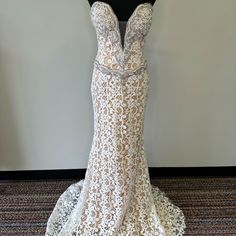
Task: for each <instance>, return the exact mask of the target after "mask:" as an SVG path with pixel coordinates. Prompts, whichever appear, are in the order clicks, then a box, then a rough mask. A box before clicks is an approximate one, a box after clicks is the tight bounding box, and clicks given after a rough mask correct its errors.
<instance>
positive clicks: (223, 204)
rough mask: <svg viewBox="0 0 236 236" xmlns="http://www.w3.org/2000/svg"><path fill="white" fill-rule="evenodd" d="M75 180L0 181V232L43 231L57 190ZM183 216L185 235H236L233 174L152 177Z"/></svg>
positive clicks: (5, 235)
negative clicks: (225, 175)
mask: <svg viewBox="0 0 236 236" xmlns="http://www.w3.org/2000/svg"><path fill="white" fill-rule="evenodd" d="M77 181H78V180H75V179H74V180H48V181H45V180H38V181H22V180H21V181H0V236H15V235H21V236H37V235H44V233H45V227H46V222H47V219H48V217H49V215H50V213H51V211H52V209H53V207H54V205H55V203H56V201H57V199H58V197H59V196H60V194H61V193H62V192H63V191H64V190H65V189H66V188H67V187H68V186H69V185H70V184H72V183H75V182H77ZM152 183H153V184H155V185H157V186H158V187H159V188H160V189H161V190H163V191H165V192H166V195H167V196H168V197H169V198H170V199H171V200H172V202H173V203H175V204H176V205H177V206H179V207H180V208H181V209H182V210H183V212H184V214H185V217H186V226H187V227H186V234H185V235H195V236H201V235H207V236H213V235H214V236H221V235H225V236H226V235H230V236H233V235H234V236H236V178H233V177H224V178H220V177H207V178H206V177H187V178H186V177H178V178H176V177H175V178H174V177H172V178H170V177H168V178H167V177H165V178H164V177H162V178H156V179H152Z"/></svg>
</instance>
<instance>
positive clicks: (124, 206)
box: [45, 1, 186, 236]
mask: <svg viewBox="0 0 236 236" xmlns="http://www.w3.org/2000/svg"><path fill="white" fill-rule="evenodd" d="M90 15H91V20H92V23H93V26H94V28H95V30H96V35H97V42H98V51H97V55H96V58H95V62H94V70H93V76H92V82H91V94H92V100H93V109H94V136H93V142H92V147H91V151H90V154H89V160H88V167H87V171H86V175H85V178H84V179H83V180H80V181H79V182H77V183H74V184H72V185H70V186H69V187H68V188H67V189H66V190H65V191H64V192H63V193H62V195H61V196H60V197H59V199H58V201H57V203H56V205H55V207H54V209H53V211H52V213H51V215H50V217H49V219H48V222H47V228H46V234H45V235H46V236H71V235H73V236H78V235H79V236H156V235H158V236H161V235H163V236H164V235H165V236H180V235H183V234H184V230H185V227H186V226H185V217H184V214H183V212H182V210H181V209H180V208H179V207H177V206H176V205H174V204H173V203H172V202H171V200H170V199H169V198H168V197H167V196H166V195H165V193H164V192H163V191H161V190H160V189H159V188H158V187H157V186H154V185H152V184H151V183H150V179H149V172H148V166H147V161H146V157H145V152H144V142H143V128H144V113H145V104H146V100H147V94H148V85H149V76H148V72H147V63H146V60H145V57H144V54H143V45H144V41H145V36H146V35H147V33H148V31H149V29H150V26H151V21H152V15H153V6H152V5H151V4H150V3H142V4H139V5H138V6H137V7H136V9H135V10H134V12H133V14H132V15H131V16H130V18H129V20H128V22H127V26H126V32H125V40H124V47H123V46H122V44H121V36H120V31H119V25H118V23H119V22H118V19H117V17H116V15H115V13H114V11H113V10H112V8H111V6H110V5H109V4H107V3H105V2H101V1H97V2H95V3H94V4H93V5H92V7H91V11H90Z"/></svg>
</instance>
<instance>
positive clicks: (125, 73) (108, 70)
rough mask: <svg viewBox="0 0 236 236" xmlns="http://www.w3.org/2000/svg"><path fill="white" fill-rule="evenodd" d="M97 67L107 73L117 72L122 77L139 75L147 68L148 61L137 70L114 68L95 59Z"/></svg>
mask: <svg viewBox="0 0 236 236" xmlns="http://www.w3.org/2000/svg"><path fill="white" fill-rule="evenodd" d="M94 65H95V67H96V68H97V69H98V70H100V71H101V72H103V73H105V74H115V75H120V76H122V77H126V76H131V75H138V74H139V73H141V72H143V71H144V70H146V69H147V62H146V61H145V62H144V64H143V65H141V66H139V67H138V68H136V69H135V70H122V69H112V68H109V67H108V66H106V65H104V64H101V63H100V62H99V61H97V60H95V61H94Z"/></svg>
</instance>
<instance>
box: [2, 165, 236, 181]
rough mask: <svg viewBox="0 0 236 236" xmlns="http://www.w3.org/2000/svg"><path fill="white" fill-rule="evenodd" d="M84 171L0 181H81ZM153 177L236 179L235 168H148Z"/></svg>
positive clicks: (30, 173)
mask: <svg viewBox="0 0 236 236" xmlns="http://www.w3.org/2000/svg"><path fill="white" fill-rule="evenodd" d="M85 173H86V169H56V170H16V171H0V180H39V179H83V178H84V177H85ZM149 174H150V178H155V177H217V176H219V177H236V166H207V167H149Z"/></svg>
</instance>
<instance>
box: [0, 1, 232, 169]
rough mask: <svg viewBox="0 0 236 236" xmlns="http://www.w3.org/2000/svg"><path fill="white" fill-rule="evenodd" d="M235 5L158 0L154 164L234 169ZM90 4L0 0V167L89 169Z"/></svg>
mask: <svg viewBox="0 0 236 236" xmlns="http://www.w3.org/2000/svg"><path fill="white" fill-rule="evenodd" d="M235 12H236V1H235V0H225V1H222V0H198V1H194V0H178V1H175V0H159V2H156V4H155V6H154V15H153V23H152V28H151V30H150V32H149V34H148V36H147V38H146V45H145V55H146V58H147V60H148V62H149V72H150V77H151V82H150V89H149V97H148V103H147V107H146V116H145V131H144V133H145V147H146V154H147V159H148V162H149V166H153V167H154V166H158V167H161V166H218V165H220V166H227V165H236V158H235V157H236V145H235V144H236V14H235ZM96 47H97V45H96V37H95V31H94V29H93V26H92V23H91V21H90V16H89V5H88V2H87V0H40V1H37V0H20V1H19V0H0V170H30V169H32V170H37V169H39V170H40V169H64V168H69V169H73V168H86V167H87V161H88V153H89V150H90V146H91V143H92V135H93V110H92V100H91V94H90V83H91V76H92V67H93V59H94V57H95V53H96V49H97V48H96Z"/></svg>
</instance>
